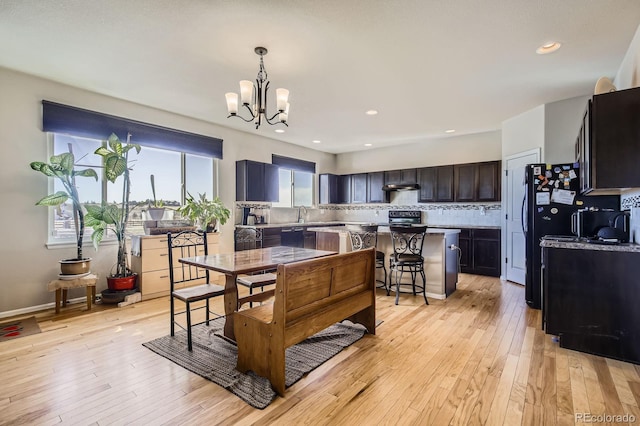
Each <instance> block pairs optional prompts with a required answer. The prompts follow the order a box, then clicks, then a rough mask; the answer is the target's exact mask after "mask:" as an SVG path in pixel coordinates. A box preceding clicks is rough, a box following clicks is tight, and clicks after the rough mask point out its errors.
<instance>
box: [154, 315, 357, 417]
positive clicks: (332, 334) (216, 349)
mask: <svg viewBox="0 0 640 426" xmlns="http://www.w3.org/2000/svg"><path fill="white" fill-rule="evenodd" d="M223 326H224V317H222V318H217V319H215V320H213V321H211V322H210V324H209V326H208V327H207V326H206V325H205V324H201V325H197V326H195V327H193V331H192V338H193V351H192V352H189V351H188V350H187V333H186V332H185V331H184V330H180V332H176V335H175V336H174V337H171V336H165V337H160V338H158V339H155V340H152V341H150V342H147V343H143V346H145V347H147V348H149V349H151V350H152V351H154V352H155V353H157V354H158V355H161V356H163V357H165V358H167V359H169V360H171V361H173V362H175V363H176V364H178V365H179V366H181V367H184V368H186V369H187V370H189V371H192V372H194V373H196V374H198V375H200V376H202V377H204V378H205V379H208V380H211V381H212V382H214V383H216V384H218V385H220V386H222V387H223V388H225V389H227V390H228V391H230V392H232V393H233V394H235V395H236V396H238V397H239V398H240V399H242V400H243V401H245V402H246V403H247V404H249V405H251V406H252V407H255V408H260V409H262V408H265V407H267V406H268V405H269V404H270V403H271V401H273V399H274V398H275V396H276V393H275V391H274V390H273V389H272V388H271V383H269V380H267V379H266V378H264V377H260V376H258V375H256V374H254V373H253V372H252V371H249V372H248V374H244V373H240V372H239V371H237V370H236V369H235V367H236V361H237V357H238V350H237V347H236V346H235V345H234V344H233V343H230V342H228V341H227V340H225V339H224V338H222V337H220V335H219V334H220V333H221V332H222V328H223ZM365 331H366V330H365V328H364V327H363V326H361V325H360V324H353V323H351V322H348V321H345V322H342V323H337V324H334V325H332V326H330V327H329V328H326V329H325V330H323V331H321V332H320V333H318V334H315V335H313V336H311V337H310V338H308V339H306V340H304V341H302V342H300V343H298V344H297V345H294V346H292V347H290V348H287V350H286V354H285V374H286V378H285V384H286V386H291V385H292V384H294V383H295V382H297V381H298V380H300V379H301V378H302V377H303V376H304V375H305V374H306V373H308V372H310V371H311V370H313V369H314V368H316V367H318V366H320V365H321V364H322V363H323V362H325V361H327V360H328V359H330V358H331V357H333V356H335V355H336V354H337V353H339V352H340V351H341V350H342V349H344V348H346V347H347V346H349V345H351V344H353V343H354V342H356V341H357V340H359V339H360V338H362V336H363V335H364V333H365ZM216 334H218V335H216Z"/></svg>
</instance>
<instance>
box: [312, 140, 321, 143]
mask: <svg viewBox="0 0 640 426" xmlns="http://www.w3.org/2000/svg"><path fill="white" fill-rule="evenodd" d="M311 142H313V143H320V141H319V140H317V139H316V140H315V141H311Z"/></svg>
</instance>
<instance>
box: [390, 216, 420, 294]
mask: <svg viewBox="0 0 640 426" xmlns="http://www.w3.org/2000/svg"><path fill="white" fill-rule="evenodd" d="M389 231H391V241H392V243H393V254H392V255H391V258H390V259H389V266H390V269H391V272H390V273H389V275H390V280H389V281H391V274H392V273H393V271H395V273H396V274H395V276H396V289H395V291H396V305H397V304H398V300H399V298H400V293H404V292H402V291H401V290H400V286H401V285H408V284H402V283H401V281H402V274H403V273H404V272H409V273H410V274H411V287H412V292H413V295H414V296H415V295H416V288H417V289H418V290H420V291H418V293H422V295H423V296H424V301H425V303H426V304H427V305H428V304H429V301H428V300H427V290H426V288H427V279H426V277H425V275H424V257H423V256H422V247H423V245H424V238H425V234H426V232H427V227H426V226H390V227H389ZM398 272H399V273H400V274H399V276H398ZM418 273H419V274H420V275H421V276H422V286H417V285H416V276H417V275H418ZM392 286H393V284H391V283H390V284H389V289H391V287H392ZM387 295H389V291H387Z"/></svg>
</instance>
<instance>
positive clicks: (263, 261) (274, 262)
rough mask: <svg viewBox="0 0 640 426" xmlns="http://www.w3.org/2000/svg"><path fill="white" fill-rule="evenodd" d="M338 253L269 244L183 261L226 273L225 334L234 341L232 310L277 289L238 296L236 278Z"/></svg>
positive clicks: (185, 258) (266, 297)
mask: <svg viewBox="0 0 640 426" xmlns="http://www.w3.org/2000/svg"><path fill="white" fill-rule="evenodd" d="M335 254H337V252H335V251H328V250H316V249H309V248H302V247H285V246H276V247H267V248H259V249H252V250H243V251H236V252H234V253H220V254H210V255H205V256H193V257H183V258H180V259H178V261H179V262H180V263H185V264H187V265H193V266H196V267H199V268H204V269H208V270H211V271H216V272H220V273H222V274H224V276H225V284H224V313H225V324H224V330H223V335H224V336H225V337H226V338H228V339H230V340H232V341H235V334H234V331H233V313H234V312H236V311H237V310H239V309H240V307H241V306H242V305H243V304H245V303H248V302H259V301H264V300H266V299H268V298H269V297H271V296H272V295H273V294H274V290H267V291H264V292H261V293H254V294H252V295H248V296H244V297H239V296H238V286H237V279H238V275H240V274H249V273H252V272H260V271H269V270H274V269H276V268H277V267H278V265H280V264H285V263H292V262H298V261H301V260H309V259H315V258H318V257H324V256H331V255H335Z"/></svg>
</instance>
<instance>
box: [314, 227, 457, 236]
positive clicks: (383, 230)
mask: <svg viewBox="0 0 640 426" xmlns="http://www.w3.org/2000/svg"><path fill="white" fill-rule="evenodd" d="M307 231H312V232H334V233H338V234H340V233H345V234H346V233H347V232H348V229H347V228H346V227H344V226H319V227H312V228H309V229H307ZM389 233H390V232H389V227H388V226H386V225H385V226H380V227H379V228H378V234H389ZM458 233H460V230H459V229H445V228H427V234H435V235H446V234H458Z"/></svg>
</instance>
